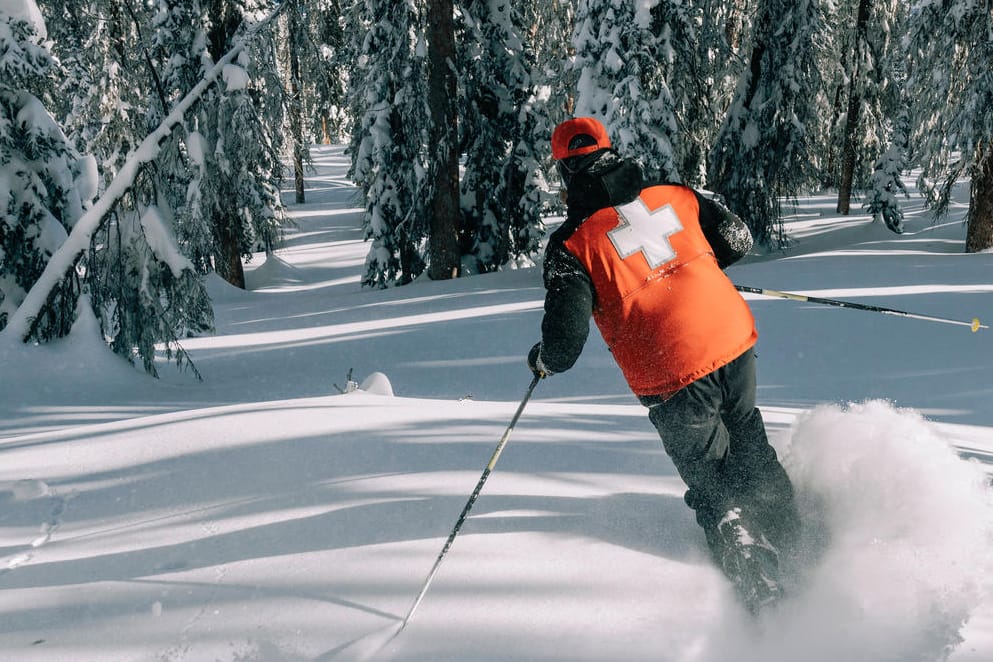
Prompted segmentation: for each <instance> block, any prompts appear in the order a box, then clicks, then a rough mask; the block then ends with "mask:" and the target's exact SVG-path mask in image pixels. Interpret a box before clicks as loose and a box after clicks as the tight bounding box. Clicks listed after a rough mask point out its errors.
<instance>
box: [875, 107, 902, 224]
mask: <svg viewBox="0 0 993 662" xmlns="http://www.w3.org/2000/svg"><path fill="white" fill-rule="evenodd" d="M908 123H909V116H908V114H907V112H906V111H901V112H900V114H899V115H898V116H897V119H896V122H895V123H894V127H893V130H892V133H891V136H890V145H889V147H888V148H887V149H886V151H885V152H883V153H882V154H881V155H880V156H879V158H877V159H876V162H875V163H874V164H873V169H872V178H871V180H870V184H869V195H868V198H867V200H866V203H865V209H866V211H868V212H869V213H870V214H872V218H873V220H875V221H878V220H882V221H883V223H885V224H886V227H888V228H889V229H890V230H892V231H893V232H896V233H897V234H902V233H903V210H902V209H901V208H900V203H899V202H898V201H897V193H903V195H904V196H907V195H908V194H907V189H906V187H905V186H904V185H903V171H904V170H905V169H906V168H907V125H908Z"/></svg>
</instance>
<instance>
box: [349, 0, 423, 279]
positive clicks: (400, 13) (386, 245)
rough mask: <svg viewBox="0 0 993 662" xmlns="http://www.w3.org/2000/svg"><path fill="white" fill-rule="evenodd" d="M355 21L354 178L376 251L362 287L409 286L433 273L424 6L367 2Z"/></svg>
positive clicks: (371, 254)
mask: <svg viewBox="0 0 993 662" xmlns="http://www.w3.org/2000/svg"><path fill="white" fill-rule="evenodd" d="M355 10H356V13H355V14H353V15H352V17H351V20H352V25H353V30H352V34H354V35H355V38H356V39H358V40H359V42H358V44H357V45H356V47H355V52H356V53H359V57H358V61H357V63H356V67H355V71H354V75H353V76H352V78H351V82H352V86H353V87H352V92H351V94H352V96H353V99H354V100H355V103H356V106H355V107H354V112H355V113H356V122H355V127H354V132H353V135H352V141H351V145H350V151H351V155H352V172H351V175H352V178H353V180H354V181H355V182H356V183H357V184H358V185H359V186H361V187H362V190H363V192H364V194H365V200H366V203H365V207H366V213H365V218H364V220H363V225H364V228H365V236H366V239H371V240H372V246H371V247H370V249H369V254H368V256H367V258H366V271H365V275H364V276H363V278H362V284H363V285H365V286H370V287H387V286H388V285H390V284H393V283H396V284H401V285H402V284H405V283H409V282H410V281H411V280H413V279H414V278H416V277H417V276H419V275H420V274H421V273H422V272H423V271H424V267H425V263H424V246H423V240H424V238H425V237H426V236H427V228H426V226H425V221H426V219H427V218H428V213H429V212H428V206H427V199H428V198H427V196H426V195H425V191H424V187H425V179H426V173H427V163H426V153H425V145H426V143H427V126H428V119H427V106H426V104H425V98H426V96H427V92H426V86H425V78H426V76H425V75H424V72H425V62H424V56H425V53H426V47H425V44H424V41H423V29H422V27H421V21H422V18H423V17H422V14H421V9H420V8H419V3H416V2H413V1H412V0H404V1H403V2H397V1H396V0H363V1H362V2H361V3H360V4H358V5H357V6H356V7H355Z"/></svg>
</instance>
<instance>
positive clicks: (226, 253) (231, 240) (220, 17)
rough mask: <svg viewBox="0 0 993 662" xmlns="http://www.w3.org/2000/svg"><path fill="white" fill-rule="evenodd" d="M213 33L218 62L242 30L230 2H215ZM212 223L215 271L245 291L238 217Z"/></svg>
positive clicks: (220, 214)
mask: <svg viewBox="0 0 993 662" xmlns="http://www.w3.org/2000/svg"><path fill="white" fill-rule="evenodd" d="M209 15H210V30H209V32H208V33H207V50H208V52H209V53H210V57H211V59H212V60H213V61H214V62H217V61H218V60H220V59H221V58H222V57H223V56H224V54H225V53H226V52H227V50H228V48H229V44H230V43H231V40H232V38H233V37H234V35H235V33H236V32H237V30H238V23H239V21H238V16H237V15H236V14H235V12H233V11H231V7H230V6H229V4H228V1H227V0H212V1H211V4H210V14H209ZM211 224H212V226H213V232H214V237H215V238H216V241H217V248H216V249H215V250H216V253H215V255H214V270H215V271H217V275H218V276H220V277H221V278H223V279H224V280H226V281H227V282H229V283H231V284H232V285H234V286H235V287H238V288H241V289H245V269H244V267H243V266H242V264H241V241H240V237H239V233H238V224H239V219H238V217H237V215H234V214H231V213H230V212H228V211H226V210H223V209H214V210H212V212H211Z"/></svg>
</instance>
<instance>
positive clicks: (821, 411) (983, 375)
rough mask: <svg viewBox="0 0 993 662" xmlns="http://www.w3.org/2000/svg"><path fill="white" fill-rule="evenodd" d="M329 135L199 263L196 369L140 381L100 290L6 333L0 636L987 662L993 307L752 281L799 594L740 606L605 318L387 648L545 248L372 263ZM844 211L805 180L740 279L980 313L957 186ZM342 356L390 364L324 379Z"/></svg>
mask: <svg viewBox="0 0 993 662" xmlns="http://www.w3.org/2000/svg"><path fill="white" fill-rule="evenodd" d="M315 156H316V164H317V167H318V170H317V172H316V173H315V174H314V175H313V176H312V177H311V179H310V181H309V190H308V203H307V204H304V205H296V206H293V207H291V210H292V212H293V215H294V217H295V218H296V220H297V228H296V229H295V230H294V231H292V232H291V233H290V234H289V236H288V239H287V242H286V246H285V248H283V249H281V250H280V251H279V252H278V254H277V255H276V256H273V257H271V258H270V259H269V260H265V256H262V255H260V256H257V258H256V259H255V260H253V262H252V263H251V264H250V265H249V266H248V269H249V273H248V279H249V285H250V287H251V290H252V291H249V292H242V291H238V290H234V289H232V288H230V287H228V286H226V285H225V284H223V283H221V282H219V281H213V282H211V284H210V287H211V294H212V297H213V298H214V301H215V305H216V312H217V324H218V330H217V333H216V335H214V336H210V337H203V338H194V339H189V340H187V341H186V342H185V343H184V346H185V347H186V349H187V350H188V351H189V352H190V353H191V355H192V356H193V359H194V361H196V363H197V367H198V369H199V370H200V372H201V373H202V374H203V375H204V378H205V381H204V382H203V383H199V382H197V381H196V380H195V379H194V378H193V377H192V375H190V374H188V373H181V372H177V371H175V370H174V369H173V368H171V367H168V366H163V367H162V368H161V373H162V379H160V380H153V379H150V378H148V377H146V376H144V375H143V374H142V373H140V372H139V371H137V370H134V369H132V368H130V367H129V366H127V365H126V364H123V362H121V361H120V360H119V359H117V358H116V357H114V356H113V355H111V354H110V353H109V352H107V351H105V350H103V349H102V348H101V347H100V346H99V343H98V341H97V338H96V335H97V330H96V328H95V326H94V322H93V320H92V319H90V318H86V317H84V319H83V320H82V321H81V323H80V324H79V326H78V327H77V329H76V330H75V332H74V334H73V336H71V337H70V338H69V339H67V340H66V341H64V342H62V343H59V344H57V345H54V346H50V347H33V348H24V347H21V346H10V345H8V344H2V345H0V373H2V374H3V375H4V376H8V375H14V376H15V378H14V379H4V380H2V386H0V502H2V503H3V507H2V508H0V615H2V616H0V659H3V660H7V659H10V660H46V661H49V660H115V661H118V660H129V661H130V660H136V661H137V660H142V661H144V660H149V661H150V660H160V661H170V662H171V661H179V660H196V661H199V660H225V661H226V660H232V661H233V660H240V661H249V660H251V661H256V660H257V661H268V660H277V661H279V660H348V659H356V658H358V657H360V656H361V655H363V654H367V653H370V652H373V651H375V650H376V648H377V646H378V645H380V644H384V646H383V648H382V649H381V650H379V651H378V654H377V656H376V658H375V659H384V660H386V659H390V660H441V659H448V660H562V661H565V660H619V659H623V660H662V661H666V662H670V661H671V662H677V661H678V662H690V661H700V662H718V661H721V660H729V659H735V660H745V661H751V660H756V661H757V660H763V661H772V662H793V661H795V660H801V659H802V660H814V661H818V660H823V661H824V662H827V661H834V660H839V659H852V660H864V661H866V662H877V661H879V662H882V661H890V660H892V661H894V662H896V661H900V662H905V661H908V660H920V661H922V662H923V661H929V660H939V659H944V658H945V657H947V656H948V654H950V659H951V660H953V661H954V662H980V661H986V660H990V659H993V600H991V599H993V593H991V590H990V587H989V586H988V585H987V583H986V577H988V576H989V572H990V570H991V568H990V551H989V550H991V549H993V546H991V544H990V543H991V542H993V540H991V532H993V529H991V525H993V509H991V503H990V493H989V488H988V480H989V479H988V474H987V472H988V471H989V470H990V468H991V466H990V465H991V463H993V412H991V411H990V409H989V405H988V402H989V400H990V396H991V395H993V382H991V378H990V376H989V375H990V374H991V373H993V351H991V348H993V345H991V343H993V334H991V332H990V331H987V330H982V331H980V332H978V333H971V332H970V331H969V330H968V328H965V327H959V326H952V325H944V324H935V323H933V322H924V321H920V320H912V319H906V318H900V317H894V316H886V315H880V314H876V313H866V312H859V311H851V310H842V309H837V308H831V307H825V306H817V305H814V304H801V303H797V302H792V301H783V300H778V299H767V298H761V297H749V300H750V303H751V305H752V308H753V310H754V311H755V314H756V318H757V320H758V323H759V331H760V336H761V338H760V342H759V346H758V347H757V352H758V355H759V387H760V388H759V398H760V404H761V406H762V408H763V412H764V413H765V416H766V422H767V426H768V428H769V430H770V434H771V435H772V438H773V439H774V441H775V443H776V445H777V447H778V448H779V449H780V452H781V454H782V455H783V457H784V461H785V462H786V464H787V467H788V468H789V470H790V473H791V476H792V477H793V478H794V481H795V483H796V484H797V487H798V490H799V492H800V494H801V495H802V497H803V506H804V509H805V512H806V513H808V514H809V518H810V521H812V522H816V523H818V525H819V526H821V527H822V528H823V530H826V531H828V532H829V534H830V540H831V543H830V545H828V547H827V548H826V550H825V551H824V552H823V554H822V556H821V557H820V561H819V563H817V564H816V565H815V566H814V567H813V568H812V570H811V572H810V574H809V576H808V590H807V591H806V592H805V593H804V594H802V595H801V596H799V597H797V598H796V599H795V600H793V601H791V602H788V603H787V604H786V605H784V608H783V609H782V610H779V611H777V612H774V613H771V614H769V615H768V617H767V618H766V619H765V620H764V621H763V622H762V623H759V624H751V623H749V622H748V620H747V619H746V618H745V617H744V615H743V613H742V612H741V610H740V608H739V607H738V606H737V605H736V603H735V601H734V599H733V596H732V592H731V589H730V587H729V586H728V584H727V583H726V581H725V580H724V579H723V578H722V577H721V575H720V573H719V572H718V571H716V570H715V569H714V568H713V567H712V566H711V565H710V564H709V563H708V561H707V560H706V551H705V546H704V542H703V537H702V534H701V533H700V532H699V530H698V529H697V528H696V526H695V524H694V522H693V520H692V517H691V515H690V512H689V511H688V509H687V508H686V507H685V506H684V505H683V503H682V500H681V495H682V489H683V488H682V486H681V483H680V481H679V479H678V477H677V476H676V475H675V471H674V469H673V467H672V465H671V463H669V461H668V460H667V459H666V457H665V455H664V453H662V451H661V449H660V447H659V443H658V439H657V436H656V434H655V431H654V429H653V428H652V427H651V425H650V424H649V423H648V421H647V418H646V416H645V412H644V410H643V409H642V408H641V407H640V406H639V405H637V403H636V402H635V401H634V399H633V398H632V397H631V395H630V394H629V393H628V391H627V389H626V387H625V385H624V383H623V380H622V378H621V376H620V373H619V372H618V371H617V369H616V368H615V367H613V364H612V362H611V360H610V356H609V353H608V352H607V350H606V348H605V347H604V346H603V343H602V341H600V339H599V338H598V337H597V336H596V334H595V333H593V334H591V339H590V343H589V345H588V347H587V349H586V352H585V353H584V355H583V357H582V358H581V359H580V362H579V364H577V366H576V368H575V369H574V370H573V371H571V372H570V373H567V374H564V375H556V376H554V377H553V378H551V379H548V380H545V381H543V382H542V383H540V384H539V385H538V388H537V389H536V391H535V394H534V398H533V400H532V402H531V403H529V405H528V407H527V409H526V411H525V413H524V416H523V417H522V418H521V420H520V422H519V424H518V426H517V428H516V430H515V431H514V435H513V437H512V439H511V442H510V444H509V445H508V446H507V449H506V450H505V452H504V454H503V456H502V457H501V459H500V464H499V465H498V466H497V468H496V471H495V472H494V473H493V474H492V476H491V477H490V479H489V481H488V482H487V484H486V486H485V489H484V491H483V494H482V496H481V497H480V499H479V501H478V502H477V503H476V505H475V507H474V510H473V513H472V517H471V518H470V520H469V521H468V522H467V524H466V526H465V528H464V529H463V531H462V533H461V534H460V536H459V538H458V539H457V541H456V543H455V545H454V547H453V548H452V550H451V552H450V553H449V554H448V556H447V557H446V559H445V562H444V564H443V565H442V567H441V569H440V571H439V573H438V575H437V576H436V578H435V580H434V583H433V584H432V586H431V589H430V591H429V592H428V594H427V596H426V598H425V600H424V602H423V603H422V604H421V605H420V607H419V608H418V611H417V612H416V615H415V616H414V618H413V619H412V621H411V622H410V624H409V626H408V627H407V628H406V629H405V630H404V632H403V633H402V634H401V635H400V636H398V637H397V638H395V639H393V640H390V641H388V642H386V641H385V636H386V635H388V634H389V633H391V632H393V631H395V627H396V625H397V623H398V621H399V620H400V619H402V618H403V616H404V615H405V614H406V612H407V610H408V609H409V608H410V605H411V602H412V600H413V599H414V597H415V596H416V595H417V592H418V590H419V589H420V587H421V584H422V583H423V581H424V579H425V577H426V575H427V573H428V571H429V570H430V568H431V565H432V563H433V562H434V560H435V558H436V556H437V555H438V552H439V551H440V550H441V546H442V544H443V542H444V540H445V538H446V537H447V535H448V533H449V531H450V530H451V527H452V525H453V524H454V522H455V519H456V517H457V516H458V514H459V512H460V511H461V509H462V507H463V505H464V504H465V501H466V499H467V497H468V495H469V493H470V492H471V491H472V488H473V487H474V485H475V484H476V482H477V480H478V478H479V476H480V473H481V471H482V469H483V467H484V466H485V465H486V462H487V461H488V460H489V457H490V454H491V453H492V451H493V448H494V446H495V444H496V442H497V440H498V439H499V438H500V435H501V434H502V433H503V431H504V429H505V428H506V426H507V423H508V422H509V419H510V417H511V416H512V414H513V412H514V410H515V408H516V406H517V404H518V403H519V402H520V399H521V397H522V396H523V395H524V391H525V389H526V387H527V385H528V382H529V380H530V374H529V373H528V371H527V369H526V368H525V367H524V363H523V356H524V354H525V353H526V352H527V349H528V348H529V347H530V346H531V344H532V343H533V342H534V341H535V340H536V339H537V333H538V326H539V323H540V318H541V303H542V297H543V291H542V289H541V279H540V274H539V272H538V270H537V269H522V270H517V271H508V272H504V273H500V274H493V275H487V276H480V277H474V278H470V279H464V280H459V281H454V282H439V283H435V282H430V281H421V282H417V283H415V284H413V285H411V286H408V287H404V288H395V289H390V290H386V291H368V290H361V289H359V287H358V281H359V277H360V275H361V273H362V267H363V261H364V256H365V252H366V250H367V244H364V243H363V242H362V241H361V237H362V235H361V229H360V227H359V226H360V220H359V219H360V215H359V213H358V211H357V210H356V209H355V205H356V203H357V200H356V198H355V190H354V189H353V188H352V187H351V186H350V185H348V184H347V182H345V181H344V172H345V170H346V163H345V159H344V157H343V156H342V154H341V150H340V148H320V149H319V150H318V151H317V153H316V155H315ZM831 208H832V203H831V200H830V198H829V197H823V198H820V197H811V198H806V199H804V200H802V201H801V207H800V209H799V210H798V213H797V215H796V217H795V219H794V220H793V221H792V222H791V229H792V231H793V234H794V236H795V237H796V244H795V246H794V247H793V248H792V249H790V250H789V251H787V252H784V253H776V254H772V255H764V256H762V255H755V256H752V257H750V258H748V259H747V260H746V261H745V262H744V263H742V264H739V265H736V266H734V267H732V268H731V269H730V270H729V274H730V275H731V277H732V278H733V279H734V280H735V281H736V282H738V283H740V284H743V285H751V286H756V287H767V288H774V289H780V290H793V291H802V292H804V293H807V294H815V295H818V296H826V297H835V298H844V299H849V300H853V301H858V302H862V303H869V304H877V305H883V306H888V307H893V308H899V309H903V310H908V311H913V312H919V313H923V314H928V315H936V316H946V317H951V318H955V319H966V320H970V319H971V318H972V317H975V316H979V317H980V318H983V321H984V322H989V321H990V320H991V319H993V284H991V283H990V282H989V281H990V279H989V273H990V269H991V266H993V256H991V255H989V254H986V255H964V254H962V253H961V250H962V245H963V241H964V232H965V231H964V227H963V226H962V225H961V223H960V220H961V215H962V213H963V210H962V208H961V207H960V208H958V209H956V210H954V212H953V216H952V217H951V218H950V219H949V220H947V221H944V222H942V223H941V224H938V225H932V224H931V221H930V218H929V217H928V216H927V215H926V213H924V212H923V211H922V210H921V208H920V205H919V203H917V202H916V201H912V202H911V213H910V217H909V218H908V223H907V226H908V234H907V235H904V236H902V237H897V236H896V235H893V234H891V233H889V232H888V231H886V230H884V229H882V228H879V227H876V226H874V225H873V224H871V223H868V222H867V219H865V218H864V217H861V218H860V217H854V218H849V219H839V218H837V217H835V216H834V215H833V213H832V211H831ZM349 371H352V376H353V379H354V380H355V381H356V382H363V381H364V380H365V379H366V377H368V376H370V375H373V373H376V372H380V373H382V374H383V375H385V378H383V377H380V378H379V380H378V381H374V382H371V383H369V384H368V385H367V388H368V390H367V391H363V390H358V391H353V392H350V393H347V394H340V393H339V387H340V388H341V389H345V388H346V380H347V378H348V375H349ZM390 390H392V391H393V392H394V395H389V391H390ZM849 403H852V404H849ZM963 622H966V625H965V626H964V627H961V625H962V623H963ZM959 638H962V639H964V640H963V641H961V642H960V643H957V642H958V640H959ZM956 643H957V645H956Z"/></svg>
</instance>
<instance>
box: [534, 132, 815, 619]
mask: <svg viewBox="0 0 993 662" xmlns="http://www.w3.org/2000/svg"><path fill="white" fill-rule="evenodd" d="M552 156H553V158H554V159H555V160H556V164H557V166H558V169H559V173H560V175H561V176H562V180H563V182H564V183H565V186H566V204H567V208H568V214H567V216H566V220H565V222H564V223H563V224H562V226H561V227H559V228H558V229H557V230H556V231H555V232H554V233H553V234H552V235H551V237H550V238H549V241H548V246H547V248H546V252H545V261H544V282H545V288H546V295H545V314H544V317H543V319H542V322H541V342H539V343H537V344H536V345H535V346H534V347H533V348H532V349H531V351H530V352H529V354H528V366H529V367H530V368H531V370H532V371H533V372H534V373H535V374H536V375H538V376H540V377H546V376H549V375H553V374H555V373H559V372H564V371H565V370H568V369H569V368H571V367H572V366H573V364H574V363H575V362H576V359H578V358H579V355H580V353H581V352H582V349H583V345H584V344H585V342H586V338H587V335H588V333H589V319H590V317H591V316H592V317H593V319H594V320H595V321H596V324H597V326H598V327H599V329H600V333H601V335H602V336H603V338H604V340H605V341H606V343H607V346H608V347H609V348H610V351H611V352H612V354H613V356H614V359H615V360H616V362H617V364H618V365H619V367H620V368H621V371H622V372H623V374H624V376H625V378H626V380H627V382H628V385H629V386H630V388H631V390H632V391H634V393H635V394H636V395H637V396H638V398H639V400H640V401H641V403H642V404H644V405H645V406H646V407H648V417H649V419H650V420H651V422H652V423H653V424H654V425H655V427H656V428H657V429H658V432H659V435H660V436H661V438H662V444H663V447H664V448H665V450H666V453H667V454H668V455H669V457H670V458H671V459H672V461H673V463H674V464H675V466H676V469H677V470H678V472H679V475H680V476H681V477H682V479H683V480H684V482H685V483H686V485H687V487H688V490H687V492H686V494H685V501H686V503H687V505H689V506H690V507H691V508H692V509H693V510H694V511H695V514H696V520H697V523H698V524H699V525H700V526H701V527H702V528H703V530H704V533H705V535H706V539H707V544H708V547H709V549H710V552H711V554H712V556H713V558H714V561H715V563H716V564H717V566H718V567H719V568H721V570H723V572H724V573H725V574H726V575H727V577H728V578H729V579H730V580H731V581H732V583H733V584H734V586H735V589H736V591H737V593H738V595H739V596H740V598H741V599H742V601H743V603H744V605H745V606H746V607H747V608H748V610H749V611H751V612H752V613H758V611H760V610H761V609H762V608H763V607H765V606H767V605H770V604H772V603H774V602H776V601H777V600H778V599H779V598H780V597H782V593H783V588H782V582H781V572H780V568H781V561H783V560H784V559H785V557H786V555H787V554H789V553H790V552H791V550H792V548H793V546H794V545H795V543H796V538H797V534H798V529H799V517H798V514H797V510H796V506H795V503H794V497H793V488H792V485H791V484H790V481H789V478H788V477H787V475H786V472H785V470H784V469H783V467H782V465H781V464H780V463H779V460H778V459H777V457H776V452H775V450H774V449H773V448H772V446H770V445H769V442H768V439H767V438H766V433H765V425H764V423H763V421H762V415H761V413H760V412H759V410H758V408H757V407H756V406H755V361H754V356H753V353H752V347H753V345H754V344H755V341H756V338H757V332H756V330H755V323H754V320H753V318H752V314H751V311H750V310H749V308H748V304H747V303H746V302H745V300H744V299H743V298H742V297H741V295H740V294H738V292H737V290H736V289H735V287H734V285H733V284H732V283H731V281H730V280H728V278H727V277H726V276H725V275H724V273H723V271H722V269H724V268H725V267H727V266H728V265H730V264H732V263H734V262H736V261H737V260H739V259H740V258H741V257H743V256H744V255H745V254H746V253H747V252H748V251H749V250H750V249H751V247H752V236H751V234H750V233H749V231H748V228H747V226H745V224H744V223H743V222H742V221H741V220H740V219H739V218H738V217H736V216H735V215H734V214H732V213H731V212H730V211H728V210H727V209H725V208H724V207H723V206H721V205H719V204H717V203H715V202H713V201H712V200H709V199H707V198H705V197H703V196H702V195H700V194H699V193H697V192H696V191H694V190H692V189H690V188H687V187H685V186H681V185H677V184H656V185H646V184H645V183H644V182H643V178H642V172H641V169H640V167H639V166H638V164H637V163H636V162H634V161H631V160H627V159H622V158H621V157H620V156H618V154H617V152H616V151H614V150H613V149H612V148H611V142H610V138H609V136H608V135H607V132H606V129H605V128H604V126H603V125H602V124H601V123H600V122H599V121H597V120H596V119H594V118H590V117H578V118H573V119H570V120H567V121H565V122H563V123H562V124H560V125H559V126H558V127H556V129H555V131H554V132H553V134H552Z"/></svg>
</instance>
